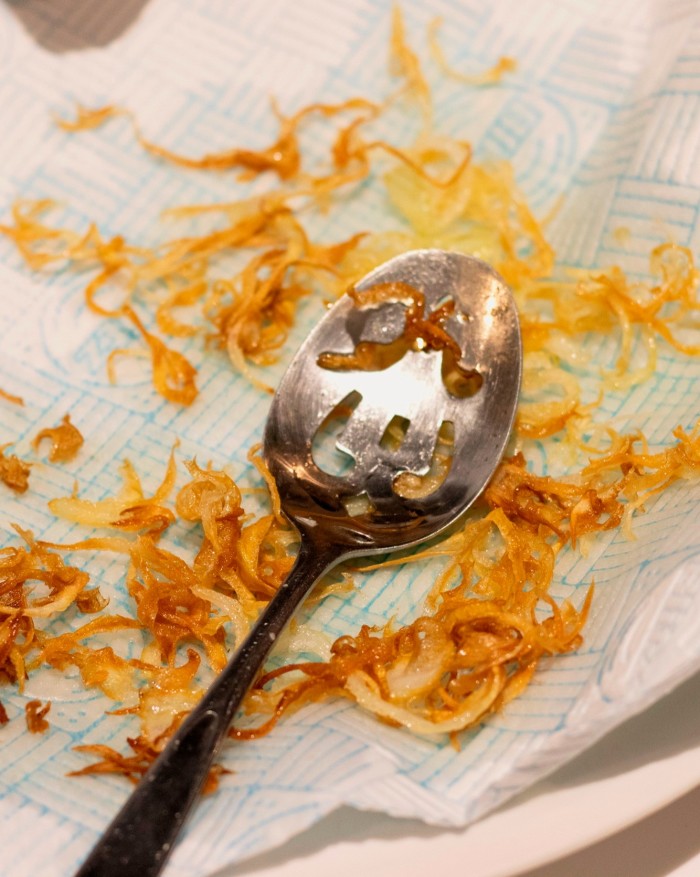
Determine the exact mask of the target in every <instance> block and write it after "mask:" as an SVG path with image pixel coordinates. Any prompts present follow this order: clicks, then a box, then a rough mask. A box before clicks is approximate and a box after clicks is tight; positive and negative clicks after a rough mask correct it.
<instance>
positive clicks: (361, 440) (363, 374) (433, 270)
mask: <svg viewBox="0 0 700 877" xmlns="http://www.w3.org/2000/svg"><path fill="white" fill-rule="evenodd" d="M395 282H399V283H404V284H408V285H410V286H411V287H413V288H414V289H416V290H418V291H420V292H421V293H422V294H423V295H424V296H425V303H426V313H427V312H428V311H429V310H433V311H434V310H435V309H436V308H438V307H439V306H441V305H443V304H444V303H445V302H450V301H451V302H453V305H452V306H450V307H453V308H454V313H453V314H452V316H448V317H446V318H445V320H444V321H443V323H442V324H441V325H442V326H443V328H444V329H445V330H446V331H447V332H448V334H449V335H451V336H452V338H453V339H454V340H455V341H456V342H457V343H458V344H459V348H460V350H461V359H460V360H459V361H458V362H457V363H456V364H455V363H453V365H456V367H457V369H458V371H460V370H461V373H462V375H467V376H469V375H471V376H478V380H473V381H471V383H470V382H469V380H467V381H466V383H467V385H468V387H467V391H466V392H456V391H455V389H454V387H452V388H451V389H452V391H450V390H448V387H447V386H446V383H445V381H444V380H443V373H442V363H443V359H444V355H443V352H441V351H440V350H439V349H432V350H423V351H421V350H409V351H408V352H406V353H405V355H403V356H402V357H401V358H400V359H399V360H398V361H397V362H394V363H393V364H391V365H390V366H389V367H387V368H384V369H383V370H378V371H365V370H358V369H349V370H348V369H342V368H341V369H337V368H336V369H333V368H328V367H322V366H321V365H319V358H320V361H321V362H322V363H324V362H328V355H329V354H331V355H332V356H331V359H332V358H333V356H335V359H336V360H337V359H338V355H339V356H340V357H341V358H342V357H343V356H352V355H353V353H354V352H355V351H356V350H357V349H358V345H361V344H363V343H364V344H368V343H369V344H371V345H381V344H385V345H386V344H390V343H391V342H392V341H396V340H397V339H400V338H401V337H402V335H403V333H404V326H405V319H406V308H405V305H404V304H401V303H400V302H399V301H398V300H395V301H392V300H391V296H389V297H388V300H387V301H386V302H381V303H379V304H377V303H376V302H375V303H374V306H370V307H359V306H357V304H356V303H355V302H354V301H353V300H352V299H351V298H350V297H349V296H343V298H341V299H340V300H339V301H338V303H337V304H336V305H334V307H332V308H331V309H330V310H329V311H328V313H327V314H326V315H325V317H324V318H323V319H322V320H321V322H320V323H319V324H318V325H317V326H316V328H315V329H314V330H313V331H312V333H311V334H310V336H309V337H308V339H307V340H306V342H305V343H304V344H303V345H302V347H301V349H300V350H299V352H298V353H297V355H296V357H295V358H294V360H293V362H292V363H291V365H290V366H289V369H288V370H287V372H286V374H285V375H284V377H283V379H282V381H281V383H280V385H279V388H278V390H277V393H276V395H275V397H274V400H273V402H272V406H271V409H270V414H269V417H268V421H267V426H266V429H265V438H264V456H265V460H266V461H267V464H268V466H269V467H270V470H271V472H272V474H273V476H274V478H275V480H276V482H277V486H278V488H279V492H280V498H281V501H282V508H283V510H284V512H285V514H286V515H287V517H288V518H289V519H290V520H291V522H292V523H293V524H294V525H295V526H296V527H297V529H298V530H299V534H300V536H301V547H300V550H299V555H298V557H297V560H296V563H295V565H294V567H293V569H292V571H291V572H290V574H289V577H288V579H287V581H286V582H285V583H284V584H283V585H282V586H281V588H280V589H279V591H278V592H277V594H276V595H275V596H274V598H273V599H272V600H271V601H270V604H269V606H268V607H267V609H266V610H265V612H264V613H263V614H262V616H261V617H260V619H259V621H258V622H257V624H256V625H255V627H254V628H253V630H252V631H251V633H250V635H249V636H248V638H247V639H246V640H245V642H244V643H243V645H242V646H241V648H240V649H239V650H238V651H237V652H236V654H235V655H234V657H233V658H232V660H231V661H230V662H229V664H228V666H227V667H226V669H225V670H224V671H223V672H222V673H221V674H220V676H219V677H218V678H217V679H216V681H215V682H214V684H213V685H212V686H211V688H210V689H209V691H208V692H207V694H206V695H205V696H204V698H203V699H202V701H201V702H200V704H199V705H198V706H197V708H196V709H195V710H194V711H193V712H192V714H191V715H190V716H189V718H188V719H187V720H186V721H185V722H184V723H183V724H182V726H181V727H180V729H179V730H178V732H177V733H176V734H175V736H174V737H173V738H172V739H171V740H170V742H169V744H168V746H167V747H166V748H165V750H164V751H163V753H162V754H161V755H160V757H159V758H158V760H157V761H156V762H155V763H154V764H153V765H152V767H151V768H150V770H149V771H148V773H147V774H146V775H145V777H144V778H143V780H142V781H141V783H140V784H139V786H138V787H137V789H136V790H135V791H134V793H133V794H132V795H131V797H130V798H129V799H128V800H127V802H126V804H125V805H124V806H123V808H122V809H121V811H120V812H119V814H118V815H117V816H116V818H115V819H114V821H113V822H112V824H111V825H110V826H109V828H108V829H107V831H106V832H105V834H104V835H103V837H102V839H101V840H100V841H99V843H98V844H97V846H96V847H95V848H94V850H93V851H92V853H91V854H90V856H89V858H88V859H87V861H86V862H85V864H84V865H83V867H82V868H81V869H80V870H79V872H78V874H77V875H76V877H155V875H157V874H159V873H160V871H161V869H162V868H163V866H164V864H165V861H166V859H167V857H168V854H169V853H170V851H171V849H172V846H173V844H174V843H175V840H176V838H177V836H178V834H179V832H180V829H181V827H182V825H183V823H184V822H185V819H186V817H187V814H188V812H189V810H190V808H191V807H192V804H193V803H194V801H195V799H196V798H197V795H198V794H199V790H200V788H201V786H202V784H203V782H204V780H205V778H206V776H207V774H208V772H209V768H210V767H211V764H212V761H213V759H214V756H215V755H216V752H217V751H218V749H219V747H220V745H221V743H222V741H223V739H224V738H225V736H226V733H227V731H228V728H229V725H230V723H231V721H232V719H233V716H234V713H235V712H236V710H237V709H238V707H239V705H240V703H241V701H242V700H243V697H244V696H245V694H246V692H247V690H248V688H249V687H250V686H251V685H252V683H253V681H254V680H255V677H256V675H257V673H258V671H259V669H260V667H261V665H262V663H263V662H264V660H265V658H266V657H267V655H268V653H269V652H270V650H271V648H272V645H273V643H274V641H275V639H276V638H277V636H278V635H279V634H280V633H281V631H282V630H283V628H284V626H285V625H286V623H287V622H288V621H289V619H290V618H291V616H292V614H293V613H294V611H295V609H296V608H297V607H298V606H299V605H300V603H301V602H302V600H303V599H304V597H305V596H306V594H308V592H309V591H310V589H311V588H312V587H313V585H314V584H315V583H316V582H317V581H318V580H319V579H320V578H321V576H322V575H323V574H324V573H325V572H326V571H327V570H328V569H329V568H330V567H332V566H333V565H334V564H336V563H338V561H339V560H341V559H344V558H348V557H352V556H356V555H363V554H370V553H372V552H386V551H387V550H389V549H395V548H404V547H406V546H410V545H414V544H415V543H417V542H420V541H422V540H424V539H427V538H428V537H430V536H434V535H435V534H437V533H439V532H440V531H442V530H444V529H445V528H446V527H448V526H449V525H450V524H451V523H452V522H453V521H455V519H456V518H458V517H459V516H460V515H461V514H462V513H463V512H464V511H465V510H466V509H467V508H468V507H469V506H470V505H471V504H472V502H473V501H474V500H475V499H476V497H477V496H478V495H479V493H481V491H482V490H483V488H484V486H485V485H486V483H487V482H488V480H489V479H490V477H491V475H492V474H493V471H494V469H495V468H496V466H497V465H498V462H499V461H500V459H501V456H502V454H503V450H504V448H505V444H506V441H507V439H508V435H509V432H510V429H511V426H512V423H513V417H514V414H515V406H516V402H517V396H518V390H519V386H520V372H521V360H522V352H521V342H520V329H519V325H518V317H517V313H516V310H515V305H514V303H513V299H512V296H511V294H510V291H509V290H508V288H507V287H506V285H505V283H504V282H503V280H502V279H501V278H500V277H499V276H498V274H496V273H495V272H494V271H493V269H491V268H490V267H489V266H488V265H486V264H485V263H484V262H482V261H480V260H479V259H475V258H472V257H468V256H463V255H458V254H455V253H447V252H443V251H441V250H419V251H415V252H411V253H406V254H405V255H402V256H399V257H397V258H395V259H392V260H391V261H389V262H387V263H386V264H384V265H382V266H381V267H379V268H377V269H376V270H375V271H373V272H372V273H371V274H369V275H368V276H367V277H366V278H365V279H364V280H362V282H361V283H359V284H358V285H357V286H356V287H355V288H356V290H359V291H360V292H362V291H366V290H369V289H372V288H373V287H376V286H377V285H379V284H384V283H395ZM399 298H400V297H399ZM445 313H447V314H449V308H448V310H447V311H445ZM418 346H420V345H418ZM377 349H379V348H377ZM385 349H389V348H385ZM324 356H325V357H326V359H325V360H324ZM351 403H354V404H355V410H354V411H353V413H352V415H351V416H350V418H349V420H348V421H347V425H346V427H345V429H344V431H343V432H342V434H341V436H340V439H339V441H338V447H339V448H340V449H342V450H343V451H344V452H345V454H346V455H347V456H348V458H349V459H351V460H352V465H351V467H350V468H349V471H347V472H344V473H340V474H338V473H336V474H333V473H332V472H328V471H324V469H323V468H321V467H320V466H319V465H318V464H317V463H316V462H315V459H314V452H315V449H314V444H313V443H314V437H315V436H316V435H317V433H318V432H319V430H320V429H321V427H322V425H323V424H324V422H325V421H326V420H327V418H328V416H329V415H330V414H331V413H332V412H333V411H335V412H336V413H337V412H338V411H339V410H340V408H342V406H343V405H345V407H346V408H347V406H348V405H349V404H351ZM339 406H340V408H339ZM395 418H397V419H395ZM392 420H394V423H395V424H398V425H399V427H403V429H399V430H398V436H399V439H398V440H401V437H402V440H401V441H400V447H398V448H397V447H396V444H397V441H398V440H396V441H394V442H393V443H392V442H389V441H386V434H385V433H386V430H387V426H388V425H389V424H390V422H391V421H392ZM441 424H451V429H452V432H453V442H454V444H453V455H452V460H451V465H450V467H449V471H448V473H447V475H446V477H444V480H443V481H442V483H440V484H439V486H437V487H434V485H433V487H434V489H432V492H430V493H428V494H427V495H419V496H416V495H415V494H410V492H409V491H406V490H403V491H402V492H403V493H404V495H403V496H401V495H399V493H397V490H398V487H397V485H398V484H399V482H398V481H397V478H398V477H399V476H400V475H401V474H402V473H406V472H409V473H414V474H415V475H418V476H421V475H425V473H427V472H428V470H429V467H430V465H431V459H432V457H433V452H434V449H435V446H436V441H437V436H438V431H439V429H440V427H441ZM317 456H318V454H317ZM407 495H412V496H413V498H407Z"/></svg>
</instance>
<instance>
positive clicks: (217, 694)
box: [75, 536, 342, 877]
mask: <svg viewBox="0 0 700 877" xmlns="http://www.w3.org/2000/svg"><path fill="white" fill-rule="evenodd" d="M341 553H342V552H341V551H340V549H338V548H337V547H335V546H326V545H323V546H319V545H317V544H316V542H315V540H312V539H310V538H309V537H307V536H302V541H301V547H300V549H299V555H298V557H297V559H296V562H295V564H294V566H293V567H292V570H291V572H290V573H289V576H288V577H287V580H286V581H285V582H284V584H283V585H282V586H281V587H280V589H279V590H278V592H277V593H276V594H275V596H274V597H273V598H272V600H271V601H270V603H269V605H268V607H267V608H266V609H265V611H264V612H263V614H262V615H261V616H260V618H259V619H258V621H257V623H256V624H255V626H254V627H253V629H252V631H251V632H250V634H249V635H248V637H247V638H246V639H245V641H244V642H243V645H242V646H241V648H240V649H239V650H238V651H237V652H236V654H235V655H234V656H233V658H232V659H231V660H230V661H229V663H228V664H227V665H226V667H225V668H224V670H223V672H222V673H220V674H219V676H218V677H217V678H216V680H215V681H214V683H213V684H212V686H211V687H210V688H209V690H208V691H207V693H206V694H205V695H204V697H203V698H202V700H201V701H200V702H199V704H198V706H197V707H196V708H195V709H194V710H193V711H192V713H191V714H190V715H189V717H188V718H187V719H186V721H184V722H183V724H182V725H181V727H180V728H179V730H178V731H177V732H176V734H175V735H174V736H173V737H172V738H171V740H170V742H169V743H168V745H167V746H166V747H165V749H164V750H163V752H162V753H161V754H160V756H159V757H158V758H157V760H156V761H155V762H154V763H153V764H152V765H151V767H150V769H149V770H148V773H146V775H145V776H144V777H143V779H142V780H141V782H140V783H139V785H138V786H137V787H136V789H135V790H134V792H133V793H132V794H131V796H130V797H129V798H128V799H127V801H126V803H125V804H124V806H123V807H122V809H121V810H120V811H119V813H118V814H117V816H116V817H115V818H114V820H113V821H112V823H111V824H110V825H109V827H108V828H107V830H106V831H105V833H104V834H103V835H102V837H101V839H100V840H99V841H98V843H97V845H96V846H95V847H94V849H93V850H92V852H91V853H90V855H89V857H88V858H87V860H86V861H85V863H84V864H83V866H82V867H81V868H80V870H79V871H78V872H77V873H76V875H75V877H156V875H157V874H160V872H161V870H162V868H163V867H164V865H165V862H166V859H167V858H168V855H169V853H170V851H171V850H172V847H173V845H174V843H175V840H176V838H177V836H178V834H179V833H180V830H181V828H182V826H183V824H184V822H185V820H186V818H187V815H188V813H189V811H190V808H191V807H192V805H193V804H194V802H195V800H196V798H197V796H198V794H199V791H200V789H201V787H202V784H203V783H204V780H205V779H206V777H207V774H208V773H209V768H210V767H211V764H212V761H213V760H214V757H215V755H216V753H217V751H218V749H219V747H220V745H221V743H222V741H223V739H224V737H225V736H226V733H227V731H228V728H229V725H230V724H231V721H232V720H233V716H234V714H235V712H236V710H237V709H238V707H239V706H240V704H241V701H242V700H243V698H244V696H245V694H246V692H247V691H248V688H249V687H250V686H251V685H252V684H253V681H254V680H255V677H256V675H257V673H258V670H259V669H260V667H261V666H262V664H263V662H264V660H265V658H266V657H267V655H268V653H269V652H270V650H271V648H272V646H273V644H274V642H275V640H276V638H277V636H278V635H279V634H280V633H281V632H282V630H283V629H284V627H285V625H286V624H287V622H288V621H289V619H290V618H291V617H292V615H293V613H294V610H295V609H296V608H297V607H298V606H299V604H300V603H301V602H302V600H303V599H304V597H305V596H306V594H307V593H308V592H309V591H310V590H311V588H312V587H313V585H314V584H315V583H316V582H317V581H318V580H319V578H320V577H321V576H322V575H323V573H324V572H325V571H326V570H327V569H328V568H329V567H331V566H332V565H333V564H334V563H336V562H337V561H338V560H339V558H340V556H341Z"/></svg>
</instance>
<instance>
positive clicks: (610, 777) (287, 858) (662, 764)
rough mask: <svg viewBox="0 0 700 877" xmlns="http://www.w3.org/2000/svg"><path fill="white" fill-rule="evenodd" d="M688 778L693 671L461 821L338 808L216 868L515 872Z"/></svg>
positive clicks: (671, 794)
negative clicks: (502, 801)
mask: <svg viewBox="0 0 700 877" xmlns="http://www.w3.org/2000/svg"><path fill="white" fill-rule="evenodd" d="M697 785H700V674H699V675H697V676H695V677H693V678H692V679H691V680H689V681H688V682H686V683H685V684H684V685H682V686H681V687H680V688H678V689H676V691H675V692H673V693H672V694H671V695H669V696H668V697H666V698H664V699H663V700H662V701H660V702H659V703H657V704H656V705H655V706H653V707H652V708H651V709H649V710H647V711H646V712H645V713H643V714H641V715H640V716H637V717H636V718H634V719H631V720H630V721H628V722H626V723H625V724H624V725H622V726H621V727H620V728H618V729H617V730H616V731H614V732H612V733H611V734H609V735H608V736H607V737H605V738H604V739H603V740H602V741H600V742H599V743H598V744H597V745H595V746H594V747H592V748H591V749H590V750H588V752H585V753H584V754H583V755H581V756H579V757H578V758H577V759H575V760H574V761H572V762H571V763H570V764H568V765H567V766H566V767H564V768H562V769H561V770H559V771H557V772H556V773H555V774H553V775H552V776H551V777H550V778H549V779H547V780H545V781H543V782H541V783H538V784H537V785H536V786H535V787H533V789H531V790H530V791H529V792H528V793H526V794H524V795H520V796H519V797H518V798H517V799H514V801H513V802H511V804H509V805H507V806H505V807H502V808H501V809H500V810H498V811H497V812H495V813H494V814H492V815H491V816H489V817H487V818H486V819H484V820H482V821H481V822H479V823H477V824H476V825H473V826H471V827H469V828H466V829H464V830H460V831H443V830H440V829H434V828H430V827H428V826H426V825H424V824H423V823H421V822H418V821H415V820H404V821H402V820H393V819H391V818H390V817H387V816H384V815H380V814H375V813H358V812H357V811H353V810H350V809H348V808H343V809H341V810H339V811H336V812H335V813H334V814H332V815H331V816H329V817H328V818H326V819H324V820H322V821H321V822H319V823H318V824H317V825H316V826H314V827H313V828H312V829H310V830H309V831H307V832H305V833H304V834H302V835H299V836H297V837H296V838H294V839H292V840H291V841H290V842H288V843H286V844H284V845H283V846H282V847H280V848H278V849H277V850H274V851H272V852H270V853H266V854H264V855H261V856H258V857H256V858H255V859H251V860H249V861H248V862H247V863H243V864H242V865H239V866H238V867H236V868H227V869H225V870H224V871H221V872H219V874H218V875H217V877H234V875H236V877H244V875H249V877H309V875H316V874H332V875H333V877H358V875H374V874H381V875H382V877H394V875H396V877H399V875H401V877H425V875H426V874H430V873H431V870H432V869H435V868H439V870H440V873H442V874H450V873H456V874H462V873H463V874H465V875H468V877H514V875H516V874H522V873H523V872H524V871H526V870H528V869H531V868H534V867H537V866H539V865H542V864H544V863H546V862H552V861H554V860H556V859H558V858H560V857H562V856H565V855H567V854H570V853H573V852H575V851H576V850H580V849H582V848H583V847H586V846H588V845H590V844H592V843H595V842H596V841H599V840H601V839H602V838H605V837H608V836H610V835H611V834H613V833H614V832H617V831H619V830H620V829H622V828H625V827H626V826H629V825H632V824H633V823H636V822H637V821H638V820H640V819H643V818H644V817H645V816H648V815H649V814H650V813H653V812H654V811H656V810H658V809H660V808H662V807H664V805H666V804H668V803H669V802H671V801H674V800H676V799H677V798H679V797H680V796H682V795H683V794H684V793H686V792H688V791H689V790H691V789H693V788H694V787H695V786H697ZM691 804H692V802H691ZM642 834H643V832H642ZM695 834H696V833H695ZM657 840H658V839H655V841H654V843H655V844H656V843H657ZM661 842H663V841H661ZM669 843H671V841H670V840H669ZM697 847H698V849H697V850H693V852H698V851H700V840H698V841H697ZM655 867H656V865H655ZM557 873H558V872H557ZM564 873H567V874H574V873H576V874H579V873H581V874H583V873H589V874H590V873H591V872H590V871H588V870H580V871H579V870H575V871H574V870H569V869H568V868H567V870H562V874H564ZM596 873H600V872H596ZM611 873H612V872H611ZM620 873H622V872H620ZM626 873H627V871H626ZM629 873H631V872H629ZM635 873H636V874H637V875H638V877H639V874H640V872H639V871H638V870H637V871H636V872H635ZM650 873H652V872H650ZM653 873H655V874H660V873H669V872H666V871H664V872H660V871H658V870H655V871H653ZM689 873H692V871H691V872H689ZM533 877H535V875H533Z"/></svg>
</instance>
